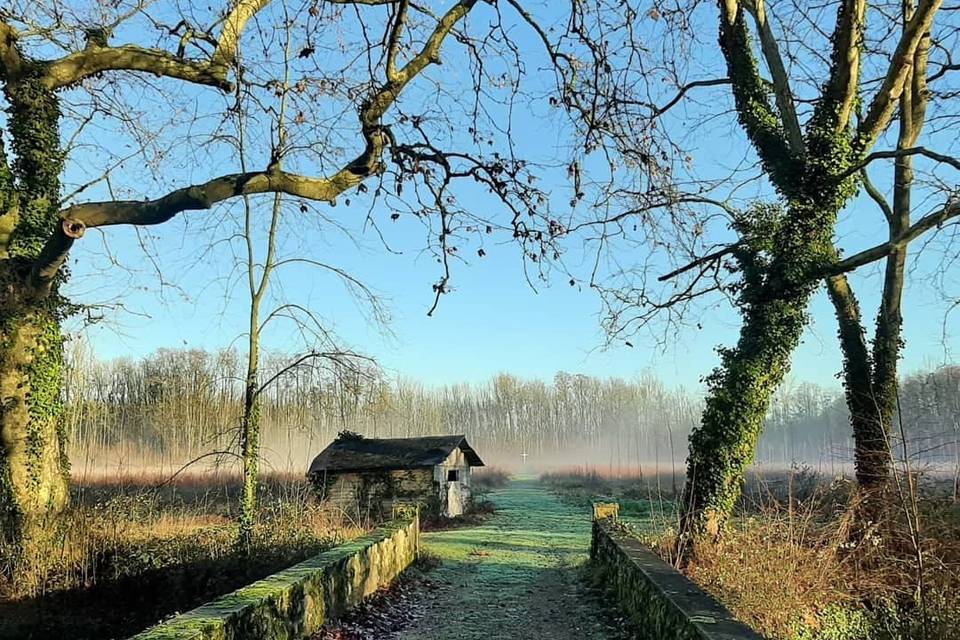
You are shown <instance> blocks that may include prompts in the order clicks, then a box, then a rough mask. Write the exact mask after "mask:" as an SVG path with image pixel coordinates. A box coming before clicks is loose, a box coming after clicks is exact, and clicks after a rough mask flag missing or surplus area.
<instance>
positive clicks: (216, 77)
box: [44, 0, 270, 91]
mask: <svg viewBox="0 0 960 640" xmlns="http://www.w3.org/2000/svg"><path fill="white" fill-rule="evenodd" d="M269 3H270V0H239V1H238V2H236V4H235V5H234V7H233V9H232V10H231V11H230V13H228V14H227V16H226V17H225V18H224V20H223V28H222V30H221V31H220V37H219V38H218V39H217V46H216V49H215V50H214V52H213V55H212V56H211V58H210V60H209V61H207V62H203V61H197V60H186V59H184V58H181V57H179V56H177V55H174V54H172V53H169V52H167V51H163V50H161V49H145V48H142V47H137V46H133V45H122V46H119V47H102V46H96V45H90V46H88V47H87V48H86V49H84V50H83V51H78V52H76V53H71V54H70V55H68V56H65V57H63V58H60V59H58V60H53V61H50V62H48V63H47V69H46V73H45V75H44V84H45V85H46V86H47V88H49V89H59V88H62V87H66V86H70V85H73V84H76V83H77V82H80V81H81V80H83V79H84V78H87V77H89V76H91V75H95V74H97V73H102V72H104V71H121V70H123V71H139V72H144V73H153V74H156V75H159V76H165V77H168V78H177V79H179V80H186V81H187V82H193V83H196V84H202V85H208V86H212V87H216V88H218V89H221V90H223V91H230V90H231V88H232V85H231V83H230V82H229V81H228V80H227V72H228V71H229V69H230V67H231V65H232V64H233V63H234V61H235V60H236V57H237V50H238V47H239V46H240V36H241V34H242V32H243V29H244V27H245V26H246V24H247V22H248V21H249V20H250V18H252V17H253V16H254V15H256V13H257V12H258V11H260V10H261V9H262V8H264V7H265V6H266V5H267V4H269Z"/></svg>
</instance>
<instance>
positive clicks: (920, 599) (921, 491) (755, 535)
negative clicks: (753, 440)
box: [544, 465, 960, 640]
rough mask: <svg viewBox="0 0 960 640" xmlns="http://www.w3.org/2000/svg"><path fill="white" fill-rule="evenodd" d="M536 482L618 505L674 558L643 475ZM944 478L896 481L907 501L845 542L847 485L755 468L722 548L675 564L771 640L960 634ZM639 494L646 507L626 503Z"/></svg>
mask: <svg viewBox="0 0 960 640" xmlns="http://www.w3.org/2000/svg"><path fill="white" fill-rule="evenodd" d="M544 480H545V481H546V482H549V483H550V484H551V486H553V487H554V489H555V490H556V491H558V492H559V493H561V495H564V496H565V497H566V498H567V499H568V500H574V501H581V502H588V501H590V500H594V499H601V498H608V499H615V500H618V501H620V502H621V516H622V517H624V518H626V519H627V520H628V521H629V520H631V519H632V520H634V522H636V524H638V525H642V526H641V528H639V529H637V530H636V531H637V532H638V533H637V535H638V537H640V538H641V539H642V540H644V542H646V543H647V544H648V545H650V546H651V547H653V548H654V549H655V550H657V551H658V553H660V555H661V556H662V557H663V558H664V559H665V560H668V561H672V560H673V558H672V557H671V554H672V553H673V549H674V547H673V544H672V543H673V539H674V536H675V535H676V524H675V523H676V522H677V518H676V513H675V511H676V509H675V506H674V505H675V503H674V502H673V501H672V500H671V498H672V497H673V496H665V495H663V494H658V493H657V492H656V490H655V487H656V486H657V481H656V479H655V478H654V477H652V476H651V475H650V474H648V475H647V476H645V477H643V476H641V475H639V474H636V475H634V476H632V477H628V476H626V475H621V476H620V477H610V476H608V475H605V474H603V473H599V472H597V471H596V470H590V469H583V470H576V469H568V470H564V471H563V472H558V473H552V474H548V475H546V476H545V477H544ZM943 483H944V481H943V480H942V479H940V480H937V479H934V478H927V479H925V480H922V479H920V478H918V477H917V475H914V476H913V477H912V479H911V478H906V477H904V478H903V479H902V480H901V484H902V486H904V487H907V488H909V487H913V491H912V493H911V496H912V497H910V499H909V500H905V501H904V504H906V505H907V506H909V507H910V508H909V509H907V510H904V509H901V508H900V506H897V505H891V509H890V510H889V512H888V519H887V520H886V521H885V522H883V523H877V525H876V526H875V527H874V533H873V534H872V535H871V536H869V537H867V538H866V539H865V540H864V542H863V543H861V544H854V543H851V535H850V534H851V530H852V528H853V523H854V521H855V517H856V514H857V512H858V511H857V510H858V504H857V498H856V497H855V493H854V491H853V486H852V484H851V483H850V482H848V481H846V480H844V479H842V478H838V479H833V480H831V479H829V478H825V477H823V476H821V475H819V474H817V473H815V472H813V471H812V470H811V469H809V468H808V467H804V466H802V465H794V466H793V467H792V468H791V469H788V470H783V471H778V472H765V473H754V474H752V475H751V477H750V479H749V480H748V484H747V487H746V490H745V491H744V497H743V498H742V499H741V502H740V504H739V505H738V509H737V517H736V518H735V519H734V521H733V522H732V523H731V525H730V527H729V529H728V531H727V532H726V533H725V534H724V539H723V541H722V543H721V544H718V545H702V546H700V547H698V548H697V550H696V553H695V555H694V557H693V559H692V561H691V562H690V564H689V565H688V566H687V567H685V571H686V573H687V575H688V576H689V577H690V578H691V579H693V580H694V581H695V582H697V583H698V584H700V585H701V586H702V587H703V588H705V589H706V590H707V591H710V592H711V593H713V594H714V595H715V596H716V597H717V598H719V599H720V600H721V601H722V602H724V604H726V605H727V607H728V608H730V610H731V611H732V612H733V613H734V614H735V615H736V616H737V617H738V618H740V619H741V620H743V621H744V622H747V623H748V624H750V625H751V626H753V627H754V628H755V629H757V631H759V632H760V633H762V634H763V635H764V636H765V637H768V638H771V639H772V640H935V639H936V640H940V639H945V638H953V637H958V636H957V629H960V503H958V502H957V501H956V500H953V498H952V493H951V491H950V490H949V487H948V488H946V489H945V487H944V486H943ZM664 485H669V483H668V482H663V481H662V480H661V482H660V486H661V487H662V486H664ZM645 493H646V494H647V495H648V498H647V499H646V502H647V507H646V509H644V508H640V507H636V506H635V507H633V508H631V509H624V504H627V505H629V504H630V501H631V500H634V499H635V497H636V496H638V495H643V494H645ZM893 499H894V500H897V498H896V496H894V497H893ZM660 505H663V506H664V507H665V508H664V509H663V510H661V508H660ZM644 518H652V521H650V522H644V521H643V519H644ZM651 522H652V524H651ZM918 522H919V523H922V524H923V528H922V535H920V534H919V533H918V525H917V523H918ZM918 559H920V560H922V564H921V565H920V566H918V564H919V563H920V560H918ZM919 575H922V578H923V579H922V585H923V588H922V592H918V587H917V585H918V584H920V580H919V578H918V576H919Z"/></svg>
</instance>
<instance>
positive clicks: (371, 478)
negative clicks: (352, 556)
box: [307, 432, 483, 518]
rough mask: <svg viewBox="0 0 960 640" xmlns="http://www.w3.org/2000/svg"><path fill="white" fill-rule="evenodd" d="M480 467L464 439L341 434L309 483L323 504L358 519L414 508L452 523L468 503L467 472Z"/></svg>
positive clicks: (311, 472)
mask: <svg viewBox="0 0 960 640" xmlns="http://www.w3.org/2000/svg"><path fill="white" fill-rule="evenodd" d="M482 466H483V461H482V460H481V459H480V456H478V455H477V452H476V451H474V450H473V448H472V447H471V446H470V445H469V444H468V443H467V438H466V437H465V436H462V435H454V436H426V437H421V438H365V437H363V436H360V435H357V434H353V433H349V432H345V433H342V434H340V435H339V436H338V437H337V439H336V440H334V441H333V442H332V443H330V445H329V446H328V447H327V448H326V449H324V450H323V451H321V452H320V454H319V455H317V457H316V458H314V459H313V462H312V463H311V464H310V470H309V471H308V472H307V477H308V478H309V479H310V481H311V483H313V485H314V487H315V488H316V490H317V493H318V495H319V497H320V499H321V500H323V501H324V502H326V503H328V504H332V505H335V506H337V507H339V508H341V509H343V510H344V511H345V512H346V513H348V514H356V515H357V516H359V517H368V518H369V517H372V518H380V517H384V516H389V515H390V514H391V512H392V510H393V508H394V507H397V506H406V505H417V506H419V507H420V509H421V510H423V511H424V512H426V513H428V514H432V515H443V516H446V517H451V518H452V517H455V516H458V515H460V514H461V513H463V511H464V509H466V507H467V505H468V504H469V502H470V498H471V492H470V471H471V469H472V468H473V467H482Z"/></svg>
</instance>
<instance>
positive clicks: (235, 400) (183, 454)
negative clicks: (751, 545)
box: [64, 343, 960, 473]
mask: <svg viewBox="0 0 960 640" xmlns="http://www.w3.org/2000/svg"><path fill="white" fill-rule="evenodd" d="M289 362H290V358H289V357H286V356H284V357H281V356H273V357H267V358H265V359H264V365H265V366H264V367H263V369H262V371H261V377H262V378H263V379H264V380H269V379H270V378H272V377H273V376H274V375H275V374H276V373H277V372H278V371H280V370H281V369H282V368H283V367H285V366H287V365H288V364H289ZM243 366H244V359H243V356H242V354H241V353H239V352H237V351H235V350H222V351H218V352H214V353H211V352H207V351H201V350H195V349H161V350H159V351H157V352H156V353H154V354H152V355H150V356H148V357H145V358H142V359H138V360H132V359H127V358H123V359H117V360H108V361H103V360H98V359H97V358H96V357H95V356H94V355H93V354H92V353H91V352H90V350H89V348H87V347H86V346H85V345H83V343H79V344H74V346H73V348H71V349H70V351H69V357H68V360H67V363H66V370H65V377H64V402H65V404H66V409H67V411H66V420H67V428H68V432H69V435H70V448H71V459H72V460H73V466H74V468H75V469H91V468H93V469H96V468H98V467H100V468H102V467H109V466H111V465H131V466H158V467H164V468H175V467H177V466H178V465H181V464H183V463H185V462H187V461H189V460H191V459H193V458H196V457H198V456H201V455H204V454H207V453H210V452H214V451H230V450H231V449H232V448H233V447H234V445H235V442H234V438H235V435H236V426H237V422H238V419H239V416H240V414H241V411H242V400H243V393H242V385H241V381H242V379H243ZM262 398H263V433H264V440H265V445H266V448H265V451H264V457H265V458H266V460H267V463H268V465H269V466H272V467H273V468H276V469H280V470H297V469H299V468H301V467H303V466H304V465H305V464H306V463H307V461H308V460H309V459H310V457H311V456H312V455H314V454H315V453H316V452H317V451H319V449H320V448H322V447H323V446H324V445H325V444H326V443H327V442H329V440H331V439H332V438H333V437H334V436H335V435H336V434H337V432H339V431H343V430H349V431H355V432H358V433H361V434H364V435H367V436H371V437H400V436H413V435H422V434H431V433H451V432H457V433H460V432H462V433H466V434H467V435H468V436H469V437H470V439H471V442H472V443H473V444H474V446H475V447H477V448H478V450H480V451H481V452H484V453H485V456H486V457H487V458H488V462H489V463H492V464H499V465H503V466H510V467H518V466H520V465H521V464H523V463H524V460H526V464H528V465H530V466H531V467H532V468H543V467H545V466H551V465H557V464H577V465H594V466H598V467H601V466H602V467H604V468H606V467H610V468H614V469H620V470H631V469H635V468H638V467H639V465H641V464H642V465H644V467H645V468H647V467H649V466H650V465H656V466H659V467H660V468H661V469H663V470H666V471H670V470H671V469H675V470H676V471H677V472H681V473H682V471H683V466H682V465H683V461H684V459H685V457H686V451H687V436H688V434H689V432H690V429H691V428H692V427H693V425H694V424H695V422H696V421H697V420H698V419H699V416H700V412H701V402H702V399H701V396H700V394H699V393H698V392H697V390H691V389H675V388H669V387H667V386H665V385H664V384H663V383H662V382H661V381H659V380H657V379H656V378H655V377H653V376H652V375H649V374H645V375H640V376H638V377H635V378H630V379H622V378H603V379H601V378H595V377H590V376H585V375H579V374H570V373H564V372H560V373H557V374H556V375H555V376H554V378H553V380H551V381H543V380H528V379H522V378H518V377H516V376H513V375H510V374H507V373H503V374H499V375H496V376H494V377H493V378H492V379H490V380H489V381H487V382H484V383H479V384H450V385H443V386H426V385H423V384H420V383H418V382H416V381H412V380H408V379H404V378H399V379H388V378H386V377H384V376H383V375H381V374H380V373H379V372H378V371H377V370H376V369H373V368H371V369H370V370H358V369H357V368H346V367H338V366H335V365H331V366H325V367H300V368H296V369H294V370H292V371H289V372H287V373H286V374H284V375H283V376H281V377H279V378H278V379H277V380H276V381H275V382H273V383H272V384H270V386H269V387H267V388H266V389H264V391H263V396H262ZM900 410H901V414H902V424H903V433H904V434H905V435H906V440H907V454H908V455H909V456H910V458H911V459H912V461H913V462H914V463H919V464H924V465H936V466H937V467H941V468H944V469H946V470H950V471H953V470H954V469H957V468H960V466H958V465H960V367H956V366H953V367H943V368H940V369H937V370H934V371H929V372H925V373H919V374H914V375H911V376H909V377H907V378H906V379H905V380H904V381H903V385H902V389H901V393H900ZM894 431H895V432H896V431H899V425H897V426H896V427H895V429H894ZM897 435H899V434H897ZM893 445H894V450H895V455H896V456H897V457H898V458H903V457H904V448H903V443H902V442H901V441H899V440H898V441H896V442H894V443H893ZM851 452H852V441H851V439H850V427H849V425H848V422H847V409H846V404H845V403H844V401H843V398H842V396H841V392H840V390H839V389H833V388H825V387H823V386H818V385H816V384H811V383H806V382H804V383H799V384H784V385H783V386H782V387H781V388H780V390H779V391H778V392H777V394H776V396H775V397H774V400H773V403H772V405H771V407H770V411H769V412H768V415H767V419H766V428H765V432H764V435H763V437H762V439H761V442H760V448H759V454H758V462H760V463H762V464H771V465H781V466H782V465H790V464H793V463H798V464H806V465H810V466H812V467H813V468H816V469H819V470H821V471H824V472H833V473H837V472H840V471H842V470H844V469H846V468H847V466H848V463H849V462H850V459H851ZM523 453H526V454H527V456H526V458H524V457H523V456H522V454H523ZM211 457H212V456H211ZM208 461H209V459H208ZM224 462H225V463H227V464H229V463H230V459H229V454H224Z"/></svg>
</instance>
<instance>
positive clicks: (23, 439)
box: [0, 310, 68, 566]
mask: <svg viewBox="0 0 960 640" xmlns="http://www.w3.org/2000/svg"><path fill="white" fill-rule="evenodd" d="M0 323H2V328H0V398H2V404H0V550H3V551H4V552H6V553H5V555H6V556H7V557H6V559H5V560H6V562H5V563H4V564H7V565H8V566H10V565H15V564H16V563H17V562H19V560H20V559H21V557H20V556H21V555H22V554H23V553H26V554H30V553H33V551H34V547H35V546H36V544H38V543H40V542H41V541H42V540H43V538H44V533H45V532H47V531H49V530H50V528H51V527H52V525H54V524H55V522H54V520H55V518H56V516H57V515H58V514H59V513H60V511H61V510H62V509H63V508H64V507H65V506H66V504H67V500H68V493H67V471H68V464H67V457H66V453H65V444H66V442H65V434H64V431H63V420H62V406H61V403H60V366H61V358H62V353H61V349H62V338H61V336H60V328H59V322H58V321H57V319H56V318H54V317H51V316H50V314H49V313H48V312H45V311H43V310H24V311H23V312H22V313H20V314H17V316H16V317H15V316H14V315H13V314H10V313H9V312H7V313H5V314H4V316H3V318H2V320H0Z"/></svg>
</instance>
